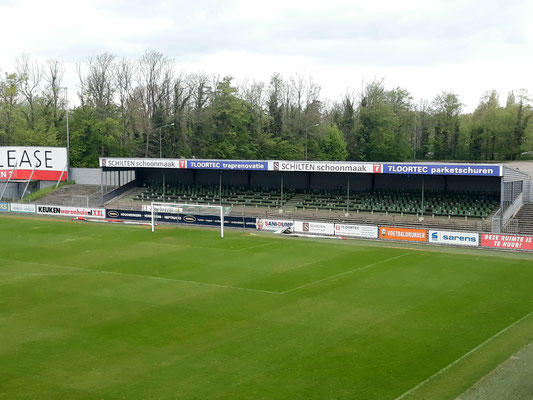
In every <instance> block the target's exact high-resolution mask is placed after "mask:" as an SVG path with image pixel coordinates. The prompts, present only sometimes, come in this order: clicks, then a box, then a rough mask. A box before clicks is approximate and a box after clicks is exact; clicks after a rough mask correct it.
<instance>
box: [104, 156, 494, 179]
mask: <svg viewBox="0 0 533 400" xmlns="http://www.w3.org/2000/svg"><path fill="white" fill-rule="evenodd" d="M100 166H101V167H103V168H113V169H138V168H154V169H159V168H164V169H192V170H197V169H207V170H220V171H276V172H277V171H281V172H344V173H363V174H402V175H406V174H411V175H456V176H493V177H494V176H502V175H503V166H502V165H501V164H474V163H430V162H406V163H400V162H352V161H288V160H209V159H203V160H199V159H172V158H111V157H102V158H100Z"/></svg>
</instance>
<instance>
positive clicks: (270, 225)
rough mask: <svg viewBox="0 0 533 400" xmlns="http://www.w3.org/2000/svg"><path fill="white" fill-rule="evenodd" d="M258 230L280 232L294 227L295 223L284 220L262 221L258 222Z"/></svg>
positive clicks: (259, 219)
mask: <svg viewBox="0 0 533 400" xmlns="http://www.w3.org/2000/svg"><path fill="white" fill-rule="evenodd" d="M256 225H257V229H258V230H260V231H279V230H280V229H283V228H288V227H290V226H293V225H294V221H289V220H282V219H261V218H258V219H257V220H256Z"/></svg>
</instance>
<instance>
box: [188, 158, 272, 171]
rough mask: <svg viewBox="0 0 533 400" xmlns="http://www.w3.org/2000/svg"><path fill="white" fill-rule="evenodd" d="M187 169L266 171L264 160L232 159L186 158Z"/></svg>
mask: <svg viewBox="0 0 533 400" xmlns="http://www.w3.org/2000/svg"><path fill="white" fill-rule="evenodd" d="M187 168H188V169H217V170H233V171H266V170H268V162H266V161H232V160H187Z"/></svg>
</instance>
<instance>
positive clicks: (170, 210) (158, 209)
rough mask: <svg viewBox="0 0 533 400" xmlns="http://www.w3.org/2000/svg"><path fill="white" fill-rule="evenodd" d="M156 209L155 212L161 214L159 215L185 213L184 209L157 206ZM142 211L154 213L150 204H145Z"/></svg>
mask: <svg viewBox="0 0 533 400" xmlns="http://www.w3.org/2000/svg"><path fill="white" fill-rule="evenodd" d="M154 208H155V212H159V213H168V214H179V213H181V212H183V208H182V207H171V206H162V205H156V206H155V207H154ZM142 210H143V211H144V212H152V206H151V205H150V204H143V206H142Z"/></svg>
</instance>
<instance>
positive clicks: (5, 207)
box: [0, 202, 9, 212]
mask: <svg viewBox="0 0 533 400" xmlns="http://www.w3.org/2000/svg"><path fill="white" fill-rule="evenodd" d="M8 211H9V203H5V202H0V212H8Z"/></svg>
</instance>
